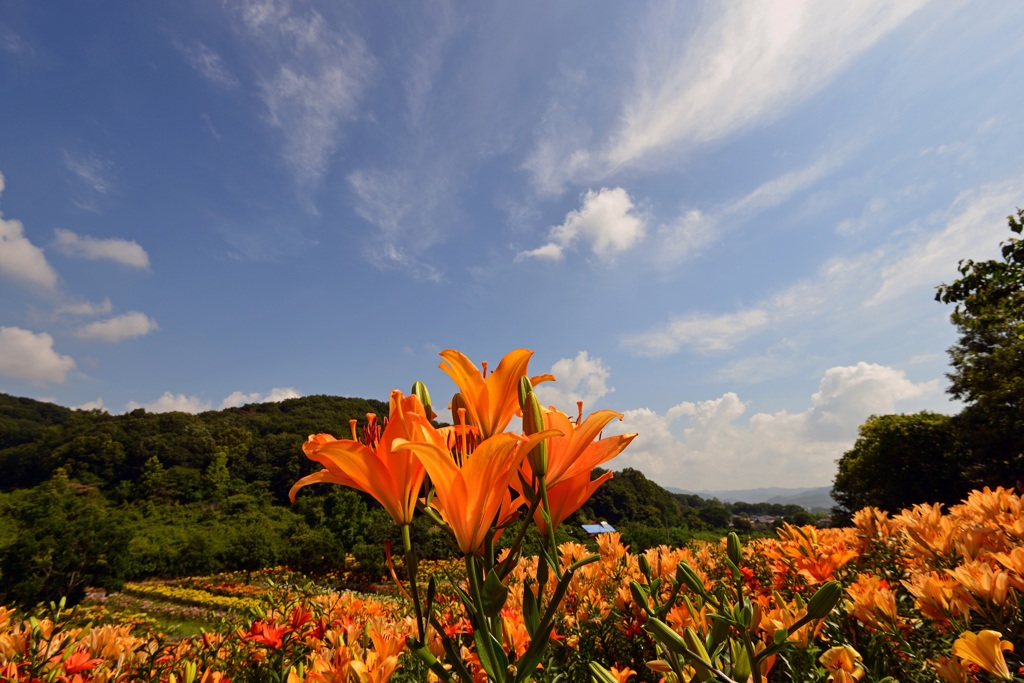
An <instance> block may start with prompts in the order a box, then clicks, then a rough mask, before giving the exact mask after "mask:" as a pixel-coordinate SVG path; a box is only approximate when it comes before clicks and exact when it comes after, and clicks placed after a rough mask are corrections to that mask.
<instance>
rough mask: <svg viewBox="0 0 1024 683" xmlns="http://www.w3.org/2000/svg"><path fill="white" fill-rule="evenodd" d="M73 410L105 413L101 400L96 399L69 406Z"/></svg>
mask: <svg viewBox="0 0 1024 683" xmlns="http://www.w3.org/2000/svg"><path fill="white" fill-rule="evenodd" d="M71 407H72V409H74V410H102V411H103V412H106V410H107V409H106V407H105V406H104V405H103V399H102V398H97V399H96V400H94V401H86V402H85V403H83V404H82V405H78V406H71Z"/></svg>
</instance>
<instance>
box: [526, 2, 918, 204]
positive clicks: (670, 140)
mask: <svg viewBox="0 0 1024 683" xmlns="http://www.w3.org/2000/svg"><path fill="white" fill-rule="evenodd" d="M925 2H926V0H910V1H908V2H900V3H893V2H887V1H886V0H873V1H864V2H856V3H846V4H843V5H842V6H841V7H836V6H835V4H833V3H829V2H815V1H813V0H805V1H794V2H768V3H757V2H744V3H724V4H713V3H711V4H709V5H708V6H707V8H706V10H705V11H703V12H701V13H700V14H699V18H698V21H697V23H696V24H695V25H694V24H693V23H692V22H693V17H694V13H693V12H684V11H677V10H676V9H675V8H674V6H673V5H671V4H667V3H657V4H653V5H651V6H650V11H649V16H648V17H646V21H644V22H643V23H642V25H641V26H640V27H639V28H637V27H630V30H631V32H632V33H633V34H634V35H635V42H634V45H633V49H634V50H635V55H636V56H635V59H634V68H633V77H632V82H631V84H630V85H629V86H628V87H627V88H626V90H625V92H623V93H622V94H621V95H620V98H619V99H620V101H622V103H623V104H622V110H621V113H620V116H619V117H618V118H617V123H616V124H614V127H613V128H611V129H609V130H606V131H604V133H603V134H602V135H594V136H587V137H586V138H584V139H582V140H581V139H580V137H579V136H576V137H575V139H572V138H566V136H565V135H564V134H565V133H566V132H571V131H572V130H573V129H576V130H581V129H585V128H586V126H585V125H581V124H580V123H579V122H573V123H572V124H571V126H556V127H553V128H551V127H549V128H547V129H545V130H544V131H542V132H541V134H540V136H539V139H538V142H537V146H536V148H535V150H534V152H533V153H532V155H531V157H530V159H529V161H528V162H527V168H529V169H531V170H532V172H533V175H534V180H535V182H536V183H537V184H538V185H539V186H541V187H543V188H547V189H548V190H551V189H557V188H559V187H560V186H562V185H563V184H564V183H565V182H567V181H575V182H590V181H593V180H595V179H602V178H604V177H607V176H608V175H609V174H611V173H613V172H615V171H618V170H621V169H623V168H627V167H632V166H638V165H642V164H650V162H652V161H657V160H658V159H660V158H663V157H665V156H666V153H667V152H669V151H673V150H680V149H682V150H685V149H686V148H690V147H693V146H695V145H699V144H703V143H706V142H709V141H712V140H717V139H721V138H724V137H726V136H728V135H731V134H733V133H735V132H737V131H741V130H744V129H748V128H750V127H753V126H755V125H759V124H763V123H766V122H771V121H774V120H776V119H778V118H779V117H781V116H782V115H784V114H785V113H786V112H788V111H789V110H791V109H792V108H793V107H794V106H796V105H797V104H799V103H800V102H802V101H804V100H805V99H807V98H808V97H809V96H811V95H812V94H814V93H816V92H818V91H819V90H820V89H821V88H823V87H824V86H825V85H827V84H828V83H830V82H831V81H832V80H833V79H835V78H836V76H837V75H838V74H839V73H841V72H842V70H843V69H844V68H846V67H847V66H848V65H849V64H851V63H852V62H853V61H854V60H855V59H856V58H857V57H859V56H860V55H862V54H863V53H865V52H866V51H867V50H869V49H870V48H871V47H872V46H873V45H875V44H876V43H877V42H878V41H879V40H880V39H882V38H883V37H885V36H886V35H888V34H889V33H890V32H892V31H893V30H894V29H895V28H896V27H898V26H899V25H900V24H901V23H902V22H903V21H904V20H905V19H907V17H909V16H910V15H911V14H912V13H913V12H915V11H916V10H917V9H918V8H920V7H921V6H922V5H923V4H925ZM627 53H628V50H627ZM600 85H601V87H604V88H608V87H609V85H608V84H607V83H601V84H600ZM595 87H596V84H595ZM612 87H614V86H612ZM591 138H592V139H594V140H595V143H594V144H593V145H591V146H589V147H584V146H582V145H583V144H587V142H589V140H590V139H591Z"/></svg>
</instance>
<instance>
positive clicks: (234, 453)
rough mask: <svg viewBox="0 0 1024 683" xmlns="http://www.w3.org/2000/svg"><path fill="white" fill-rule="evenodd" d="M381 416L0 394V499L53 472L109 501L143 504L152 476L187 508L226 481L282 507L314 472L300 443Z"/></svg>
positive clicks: (297, 402)
mask: <svg viewBox="0 0 1024 683" xmlns="http://www.w3.org/2000/svg"><path fill="white" fill-rule="evenodd" d="M387 410H388V406H387V403H384V402H381V401H375V400H368V399H361V398H343V397H338V396H306V397H304V398H296V399H288V400H285V401H282V402H280V403H256V404H251V405H247V406H243V407H241V408H227V409H225V410H217V411H208V412H205V413H200V414H198V415H190V414H187V413H147V412H146V411H145V410H142V409H138V410H133V411H132V412H130V413H126V414H124V415H109V414H107V413H106V412H102V411H96V410H93V411H81V410H71V409H68V408H64V407H61V406H57V405H54V404H52V403H43V402H40V401H34V400H32V399H28V398H17V397H14V396H8V395H7V394H0V472H2V473H3V476H2V477H0V490H3V491H11V490H13V489H17V488H30V487H33V486H36V485H37V484H39V483H41V482H43V481H46V480H47V479H49V478H50V476H51V475H52V474H53V472H54V471H55V470H56V469H57V468H59V467H63V468H64V470H65V471H66V472H67V475H68V477H69V478H71V479H73V480H77V481H79V482H81V483H83V484H90V485H94V486H97V487H98V488H100V489H101V490H103V491H104V493H105V494H107V495H108V497H111V498H113V499H115V500H119V501H122V500H128V499H131V498H134V497H138V496H139V495H142V496H143V497H145V496H146V494H148V492H147V491H143V490H141V489H143V488H145V487H144V486H142V484H143V483H144V482H143V481H142V480H143V479H144V478H145V476H146V475H150V479H152V478H153V476H152V475H154V473H155V474H156V475H158V477H157V478H159V479H160V480H161V482H160V483H161V487H160V488H161V493H160V495H161V496H162V497H164V498H168V499H176V500H181V501H185V502H187V501H195V500H201V499H203V498H206V495H204V494H205V493H207V491H204V489H205V488H209V483H210V481H209V480H210V478H211V477H214V478H216V477H217V476H220V477H221V478H223V475H224V474H226V475H227V476H228V477H229V479H233V480H236V481H237V483H245V484H256V485H259V486H260V487H261V488H262V487H266V489H268V490H270V491H271V492H272V494H273V498H274V500H275V502H278V503H285V502H286V501H287V492H288V489H289V487H290V486H291V485H292V483H293V482H294V481H295V480H296V479H298V478H299V477H301V476H303V475H305V474H308V473H310V472H313V471H315V470H317V469H320V466H319V465H317V464H316V463H311V462H309V461H307V460H306V458H305V457H303V456H302V451H301V445H302V442H303V441H305V440H306V438H307V437H308V436H309V435H310V434H314V433H318V432H329V433H331V434H334V435H335V436H339V437H347V436H348V434H349V424H348V423H349V420H350V419H357V420H359V422H360V424H363V423H365V421H366V414H367V413H377V414H380V415H386V414H387ZM161 470H162V472H161ZM151 483H155V482H151ZM222 483H229V482H222Z"/></svg>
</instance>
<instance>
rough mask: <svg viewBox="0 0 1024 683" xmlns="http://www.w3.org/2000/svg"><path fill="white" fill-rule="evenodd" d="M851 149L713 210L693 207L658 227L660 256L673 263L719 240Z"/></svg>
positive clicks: (662, 260)
mask: <svg viewBox="0 0 1024 683" xmlns="http://www.w3.org/2000/svg"><path fill="white" fill-rule="evenodd" d="M847 154H848V152H847V151H845V150H843V151H839V152H836V153H833V154H826V155H823V156H821V157H819V158H818V159H816V160H814V161H813V162H812V163H811V164H809V165H808V166H805V167H803V168H799V169H797V170H795V171H790V172H788V173H784V174H782V175H780V176H778V177H777V178H772V179H771V180H769V181H766V182H764V183H762V184H761V185H759V186H758V187H757V188H755V189H754V190H753V191H752V192H750V193H749V194H747V195H745V196H743V197H740V198H739V199H736V200H734V201H732V202H730V203H729V204H726V205H725V206H723V207H720V208H718V209H714V210H711V211H700V210H699V209H689V210H687V211H684V212H682V213H681V214H680V215H679V216H678V217H677V218H676V219H675V220H674V221H672V222H671V223H669V224H667V225H663V226H661V227H660V228H659V229H658V236H659V238H660V239H659V243H658V252H657V257H656V258H657V260H658V262H659V263H660V264H661V265H663V266H672V265H675V264H677V263H679V262H681V261H684V260H686V259H689V258H693V257H694V256H696V255H697V254H699V253H700V252H702V251H704V250H705V249H706V248H707V247H708V246H710V245H711V244H714V243H715V242H717V241H718V240H719V239H720V238H721V237H722V236H723V235H724V234H726V232H727V231H728V230H729V227H727V226H733V227H735V226H736V225H737V224H739V223H742V222H744V221H746V220H749V219H751V218H753V217H754V216H756V215H757V213H758V212H759V211H763V210H765V209H769V208H772V207H775V206H779V205H780V204H782V203H783V202H785V201H787V200H789V199H790V198H791V197H792V196H793V195H795V194H796V193H798V192H800V191H802V190H805V189H807V188H809V187H811V186H812V185H814V184H815V183H817V182H818V181H819V180H820V179H821V178H822V177H824V176H825V175H826V174H828V173H829V172H830V171H832V170H833V169H835V168H836V167H837V166H838V165H839V164H840V163H842V161H843V159H845V158H846V156H847Z"/></svg>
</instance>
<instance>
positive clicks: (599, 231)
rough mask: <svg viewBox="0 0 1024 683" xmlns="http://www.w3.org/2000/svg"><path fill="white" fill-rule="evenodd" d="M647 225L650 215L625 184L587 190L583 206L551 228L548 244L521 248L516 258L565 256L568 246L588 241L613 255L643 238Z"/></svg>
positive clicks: (596, 250) (599, 251) (603, 255)
mask: <svg viewBox="0 0 1024 683" xmlns="http://www.w3.org/2000/svg"><path fill="white" fill-rule="evenodd" d="M645 226H646V219H645V218H644V216H642V215H641V214H640V213H639V212H638V210H637V207H636V206H635V205H634V204H633V200H632V199H631V198H630V196H629V193H628V192H626V191H625V190H624V189H622V188H621V187H616V188H611V189H609V188H601V189H600V190H598V191H597V192H594V191H593V190H587V192H586V193H585V194H584V195H583V196H582V198H581V206H580V208H579V209H576V210H573V211H570V212H569V213H568V214H566V216H565V222H563V223H562V224H561V225H556V226H554V227H552V228H551V230H550V232H549V233H548V239H550V240H551V241H550V242H549V243H548V244H545V245H544V246H542V247H539V248H537V249H534V250H532V251H523V252H520V253H519V255H518V256H517V257H516V258H517V259H522V258H528V257H533V258H543V259H550V260H561V259H562V257H563V255H564V252H565V250H567V249H571V248H572V247H573V246H574V245H575V244H576V243H577V242H586V243H589V245H590V249H591V251H592V252H593V253H594V254H595V255H596V256H598V257H599V258H602V259H609V258H611V257H613V256H614V255H615V254H619V253H622V252H624V251H627V250H628V249H631V248H632V247H634V246H635V245H636V244H637V243H638V242H640V240H642V239H643V238H644V231H645Z"/></svg>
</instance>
